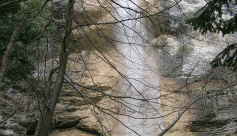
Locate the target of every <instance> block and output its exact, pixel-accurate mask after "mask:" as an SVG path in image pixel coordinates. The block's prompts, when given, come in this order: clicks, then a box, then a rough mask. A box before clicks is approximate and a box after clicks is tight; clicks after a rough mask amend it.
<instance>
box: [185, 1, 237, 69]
mask: <svg viewBox="0 0 237 136" xmlns="http://www.w3.org/2000/svg"><path fill="white" fill-rule="evenodd" d="M236 4H237V1H236V0H210V1H209V2H208V3H207V4H206V5H205V6H204V7H203V8H201V9H200V10H199V11H198V12H197V13H196V14H195V15H196V16H197V17H194V18H191V19H189V20H187V21H186V23H187V24H190V25H191V26H192V27H193V29H194V30H200V31H201V32H202V34H205V33H207V32H214V33H218V32H222V34H223V36H224V35H226V34H231V33H235V32H236V31H237V14H236V12H237V11H235V10H234V9H235V8H234V7H235V6H236ZM223 15H229V16H230V18H229V19H226V18H224V17H223ZM211 64H212V66H213V67H217V66H227V67H233V68H234V71H236V70H237V46H236V44H231V45H229V46H228V47H226V49H225V50H224V51H222V52H221V53H220V54H219V55H218V56H216V58H215V59H214V60H213V61H212V62H211Z"/></svg>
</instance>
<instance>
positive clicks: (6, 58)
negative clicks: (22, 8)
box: [0, 20, 25, 82]
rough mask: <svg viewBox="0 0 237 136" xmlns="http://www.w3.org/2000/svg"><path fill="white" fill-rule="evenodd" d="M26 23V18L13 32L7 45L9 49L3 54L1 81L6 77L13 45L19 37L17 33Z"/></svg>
mask: <svg viewBox="0 0 237 136" xmlns="http://www.w3.org/2000/svg"><path fill="white" fill-rule="evenodd" d="M24 24H25V21H24V20H23V21H21V22H20V23H19V24H18V26H17V28H16V29H15V31H14V32H13V34H12V36H11V39H10V41H9V43H8V45H7V49H6V51H5V52H4V56H3V59H2V68H1V73H0V82H3V81H4V77H5V74H6V69H7V67H8V61H9V55H10V52H11V50H12V47H13V45H14V44H15V39H16V37H17V34H18V33H19V32H20V31H21V29H22V28H23V26H24Z"/></svg>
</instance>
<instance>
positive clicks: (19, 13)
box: [0, 0, 52, 81]
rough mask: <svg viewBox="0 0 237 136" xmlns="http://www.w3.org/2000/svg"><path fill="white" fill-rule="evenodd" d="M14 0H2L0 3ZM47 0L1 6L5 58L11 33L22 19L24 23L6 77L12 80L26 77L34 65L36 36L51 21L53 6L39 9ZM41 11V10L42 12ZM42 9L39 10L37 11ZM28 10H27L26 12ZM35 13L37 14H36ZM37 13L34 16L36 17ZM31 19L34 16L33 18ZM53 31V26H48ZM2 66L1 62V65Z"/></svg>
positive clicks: (0, 42)
mask: <svg viewBox="0 0 237 136" xmlns="http://www.w3.org/2000/svg"><path fill="white" fill-rule="evenodd" d="M10 1H11V0H1V2H0V5H1V4H4V3H6V2H10ZM44 2H45V1H41V0H31V1H25V2H21V3H14V4H9V5H6V6H3V7H2V8H0V22H1V23H0V59H1V60H2V58H3V55H4V52H5V51H6V48H7V45H8V43H9V41H10V39H11V36H12V34H13V32H14V31H15V29H16V28H17V25H18V24H19V22H20V21H25V25H24V27H23V28H22V29H21V31H20V32H19V33H18V34H17V37H16V39H15V45H14V48H13V49H12V50H11V55H10V58H9V65H8V70H7V73H6V77H7V78H9V79H10V80H12V81H18V80H22V79H21V78H23V79H25V78H27V76H29V75H31V74H32V72H33V70H34V69H35V66H34V65H35V60H36V59H37V58H36V49H37V47H36V46H35V45H34V43H35V42H36V40H35V38H36V37H37V36H39V35H41V34H42V28H43V27H44V25H45V24H46V23H47V22H48V19H49V15H50V11H49V10H50V8H49V7H50V6H49V5H46V7H45V8H43V10H41V9H40V7H41V5H42V4H43V3H44ZM39 11H40V12H39ZM38 12H39V14H38ZM26 14H28V15H27V16H26ZM35 15H36V16H35ZM34 16H35V17H34ZM33 17H34V19H33V20H31V18H33ZM47 30H48V32H49V33H51V31H52V26H50V27H48V28H47ZM0 66H1V65H0Z"/></svg>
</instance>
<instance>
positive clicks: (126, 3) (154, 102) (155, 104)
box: [113, 0, 163, 136]
mask: <svg viewBox="0 0 237 136" xmlns="http://www.w3.org/2000/svg"><path fill="white" fill-rule="evenodd" d="M115 4H116V16H117V18H118V20H120V21H121V20H123V21H121V23H119V24H118V25H117V27H116V28H117V33H116V37H117V39H118V41H120V42H119V43H118V48H119V51H120V54H121V58H122V59H123V61H122V64H123V66H122V67H123V70H124V75H125V76H126V78H124V80H123V84H122V86H123V87H122V89H121V92H120V95H121V96H126V97H131V98H125V99H123V103H124V104H126V106H123V107H122V108H121V110H120V113H121V114H124V115H126V116H121V117H119V119H120V120H121V122H122V123H123V124H124V125H125V126H126V127H127V128H126V127H124V125H122V124H120V125H118V126H116V128H115V130H114V132H113V135H123V136H124V135H129V136H133V135H142V136H145V135H147V136H153V135H158V133H159V132H160V131H161V130H162V129H163V123H162V118H161V106H160V105H161V100H160V98H159V97H160V92H159V78H158V72H157V63H156V57H155V51H154V49H153V48H152V47H151V46H149V45H148V44H147V39H148V37H147V35H148V32H147V30H146V27H145V25H144V20H143V19H142V18H141V19H140V17H141V15H142V14H141V13H140V12H141V10H140V8H139V5H140V3H139V0H118V1H117V3H115ZM125 20H126V21H125ZM133 98H134V99H133Z"/></svg>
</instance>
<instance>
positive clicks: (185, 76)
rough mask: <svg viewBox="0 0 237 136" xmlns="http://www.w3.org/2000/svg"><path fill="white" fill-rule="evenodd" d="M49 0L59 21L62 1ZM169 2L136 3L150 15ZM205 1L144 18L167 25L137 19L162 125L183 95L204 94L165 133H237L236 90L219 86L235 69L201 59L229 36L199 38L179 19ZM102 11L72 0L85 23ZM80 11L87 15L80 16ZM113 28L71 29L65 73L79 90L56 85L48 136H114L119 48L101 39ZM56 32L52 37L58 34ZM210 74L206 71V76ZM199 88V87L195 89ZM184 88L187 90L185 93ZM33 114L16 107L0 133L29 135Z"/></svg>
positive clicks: (91, 1) (104, 15) (100, 18)
mask: <svg viewBox="0 0 237 136" xmlns="http://www.w3.org/2000/svg"><path fill="white" fill-rule="evenodd" d="M54 2H55V4H56V5H57V8H58V9H57V11H60V12H57V13H59V14H58V15H57V16H58V20H59V21H61V22H64V20H63V18H61V17H62V16H63V14H62V13H63V11H64V10H65V6H66V0H65V1H60V0H55V1H54ZM175 3H176V1H175V0H168V1H166V0H164V1H156V0H144V1H142V3H141V7H142V8H143V9H146V10H147V11H143V12H145V13H146V12H149V14H150V15H152V14H155V13H157V12H159V11H162V10H163V9H164V7H172V5H175ZM205 3H206V1H204V0H183V1H181V2H180V3H179V6H173V8H170V9H169V10H167V11H166V12H164V13H162V14H161V15H159V16H155V18H151V20H152V19H154V20H162V22H165V23H168V24H159V23H157V24H158V25H159V27H157V28H155V27H156V26H153V25H155V24H154V23H151V22H149V20H150V19H149V18H148V21H147V22H146V20H145V23H146V24H147V25H146V27H147V31H148V32H147V35H148V37H149V42H146V43H144V45H145V46H148V48H150V47H151V49H152V51H150V50H145V51H148V52H149V53H151V52H153V53H154V52H155V53H157V54H156V56H155V59H156V64H157V65H158V68H157V69H158V73H159V75H160V76H159V83H160V84H159V89H160V91H161V103H162V115H163V116H165V117H164V118H163V120H164V126H165V127H166V126H168V125H169V124H170V123H172V121H173V120H174V119H175V118H176V117H177V115H178V113H179V111H181V110H182V109H183V107H185V106H186V105H187V104H188V103H189V102H190V101H191V100H190V99H191V98H195V97H196V96H198V95H199V94H201V93H203V92H205V91H208V95H207V96H206V97H205V98H204V99H202V100H201V101H199V102H197V103H196V104H194V106H193V107H192V108H191V109H190V110H189V111H187V113H185V115H184V117H183V118H181V119H180V122H178V123H177V125H175V126H174V127H173V128H172V129H171V131H170V132H168V133H167V135H236V132H237V131H236V130H237V127H236V126H237V116H236V114H235V113H236V112H237V108H236V107H237V105H236V103H237V102H236V100H237V92H236V89H237V88H236V86H235V87H232V88H229V89H222V90H220V88H225V86H228V84H229V83H233V82H236V74H235V75H233V74H232V73H231V72H230V71H228V70H226V69H221V68H220V69H217V70H214V71H212V68H211V66H210V64H209V63H210V62H211V61H212V59H213V58H215V56H216V55H217V54H218V53H219V52H220V51H222V50H223V49H224V48H225V47H226V45H228V44H231V43H234V42H236V35H226V36H225V37H222V36H221V34H213V33H208V34H205V35H202V34H200V33H199V32H195V31H192V30H191V28H190V27H189V26H188V25H186V24H185V23H184V22H185V19H187V18H189V17H192V16H193V14H194V13H195V12H196V11H197V10H198V9H200V8H201V7H202V6H203V5H205ZM102 6H103V7H102ZM95 7H96V8H95ZM104 8H105V9H107V10H104ZM181 9H182V10H181ZM110 12H115V11H114V10H113V6H111V2H110V1H109V2H108V1H104V0H99V1H96V0H88V1H85V0H84V1H81V0H78V1H76V4H75V17H76V19H78V20H77V21H78V22H79V23H82V24H86V23H91V20H92V21H95V22H99V23H101V22H103V23H107V22H113V21H116V20H115V19H114V18H113V16H112V15H111V13H110ZM88 16H89V17H90V19H88V18H87V19H84V18H86V17H88ZM81 18H83V20H81ZM167 18H168V19H167ZM154 20H153V21H154ZM158 22H159V21H158ZM74 25H77V22H74ZM153 29H154V30H153ZM57 30H58V32H56V33H62V32H61V31H62V28H61V27H59V28H57ZM155 30H156V31H155ZM118 32H119V31H118V29H116V28H115V26H112V25H109V27H108V26H107V27H106V26H100V25H98V26H95V25H90V26H89V27H87V26H85V27H83V28H78V29H75V30H74V31H73V33H74V35H76V36H75V37H76V38H78V40H80V41H81V43H80V45H78V46H79V47H80V48H79V49H77V48H76V49H73V51H72V53H71V54H70V56H69V60H68V69H67V75H66V77H67V79H68V80H70V81H73V82H75V84H74V85H75V86H77V88H79V90H76V89H75V88H74V87H73V86H72V85H70V84H65V85H64V86H63V88H62V91H61V94H60V98H59V100H58V104H57V106H56V111H55V116H54V120H53V124H54V125H53V126H54V130H53V131H52V133H51V134H50V135H51V136H57V135H63V136H72V135H75V136H80V135H81V136H93V135H100V134H104V135H109V134H110V133H112V135H119V134H116V133H113V132H117V131H116V130H117V129H118V126H119V125H118V124H119V122H118V121H117V120H116V119H115V118H114V117H116V118H119V116H118V115H116V114H115V113H116V112H118V113H122V112H120V110H121V109H122V108H121V107H122V106H121V103H118V101H120V99H116V98H115V97H114V96H120V94H119V93H120V92H121V89H122V88H123V85H124V84H123V83H122V81H123V76H121V74H123V73H125V71H123V70H121V71H120V69H119V71H117V69H115V68H114V67H113V65H111V64H115V66H118V68H121V67H119V64H118V63H120V62H122V61H121V58H122V57H121V54H120V53H121V52H118V50H116V49H117V48H114V44H115V42H114V41H113V40H112V41H113V42H112V41H110V40H108V39H110V38H114V37H115V35H116V33H118ZM85 34H88V35H89V37H90V40H91V41H89V42H88V41H87V40H88V39H86V36H85ZM95 34H98V35H102V36H101V37H99V38H98V37H96V36H94V35H95ZM104 34H105V35H106V36H108V38H107V39H106V38H103V37H105V36H104ZM57 36H59V37H58V38H59V39H60V35H57ZM57 42H60V40H59V41H57ZM92 43H94V45H98V47H99V49H100V50H101V52H103V55H102V54H101V52H98V51H96V50H95V49H94V45H93V44H92ZM107 44H109V45H107ZM84 45H88V47H85V46H84ZM144 45H143V46H144ZM55 46H57V45H55ZM54 48H57V47H54ZM144 48H145V47H144ZM149 53H148V54H149ZM118 56H119V57H118ZM123 57H124V56H123ZM106 59H109V61H107V60H106ZM56 60H57V59H56ZM47 64H48V65H49V67H50V66H51V65H50V64H52V61H51V60H49V61H48V62H47ZM210 71H211V73H212V74H211V76H209V75H210ZM120 72H121V73H120ZM206 81H208V83H207V82H206ZM203 86H205V87H206V89H203ZM188 91H189V92H190V94H188V93H187V92H188ZM82 94H83V95H84V96H83V97H82ZM9 96H13V97H15V98H19V97H24V96H23V95H22V94H12V90H11V89H10V90H9ZM110 96H111V97H110ZM86 99H89V101H88V100H86ZM35 104H36V103H35ZM144 106H146V105H145V104H144ZM96 107H100V109H99V110H98V109H96ZM105 109H106V110H105ZM107 109H109V110H110V111H109V110H107ZM106 112H107V113H109V114H106ZM110 115H111V116H110ZM131 115H132V114H131ZM38 116H40V115H39V113H36V112H34V111H32V112H31V111H29V112H27V111H20V112H17V114H15V115H14V116H13V117H12V118H11V119H9V120H8V121H7V122H6V124H5V125H3V126H0V135H19V136H20V135H25V134H29V135H30V134H33V132H34V127H35V125H36V119H37V117H38ZM0 117H2V116H0ZM120 123H121V122H120ZM141 125H144V124H141ZM162 129H163V128H162Z"/></svg>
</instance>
